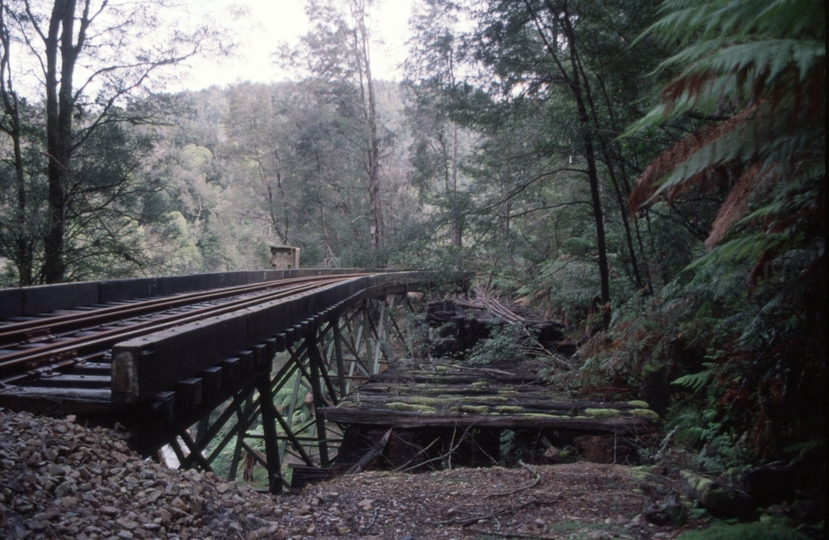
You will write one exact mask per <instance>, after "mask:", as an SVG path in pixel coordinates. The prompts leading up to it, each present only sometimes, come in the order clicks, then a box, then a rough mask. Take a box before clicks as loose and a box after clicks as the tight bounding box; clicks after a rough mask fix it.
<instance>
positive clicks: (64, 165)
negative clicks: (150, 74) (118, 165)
mask: <svg viewBox="0 0 829 540" xmlns="http://www.w3.org/2000/svg"><path fill="white" fill-rule="evenodd" d="M74 26H75V0H55V4H54V6H53V8H52V16H51V18H50V20H49V33H48V35H47V36H45V42H46V63H47V67H46V152H47V154H48V156H47V158H48V160H49V165H48V174H49V196H48V201H49V229H48V231H47V232H46V238H45V242H44V248H45V253H44V265H43V266H44V267H43V277H44V280H45V281H46V283H57V282H60V281H63V279H64V275H65V273H66V262H65V257H64V255H65V253H64V252H65V245H64V241H65V236H66V203H67V196H68V191H69V190H68V187H69V181H70V169H69V158H70V155H71V152H72V109H73V106H74V99H73V96H72V76H73V74H74V71H75V60H76V59H77V53H78V50H79V49H76V48H75V47H74V45H73V33H74ZM59 32H60V40H58V33H59ZM79 41H80V40H79ZM58 45H60V57H61V66H60V83H58ZM79 45H80V43H79ZM58 85H60V89H58Z"/></svg>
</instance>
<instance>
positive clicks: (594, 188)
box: [561, 13, 610, 330]
mask: <svg viewBox="0 0 829 540" xmlns="http://www.w3.org/2000/svg"><path fill="white" fill-rule="evenodd" d="M561 19H562V21H563V23H564V28H565V34H566V37H567V48H568V50H569V52H570V65H571V66H572V68H573V78H572V79H571V80H570V84H569V87H570V91H571V92H572V94H573V98H574V99H575V100H576V109H577V111H578V116H579V125H580V127H581V131H582V141H583V144H584V158H585V161H587V177H588V180H589V182H590V201H591V204H592V206H593V220H594V222H595V225H596V247H597V249H598V252H599V253H598V255H599V260H598V264H599V279H600V281H601V284H600V290H601V303H602V305H601V306H600V309H601V310H602V327H603V328H604V329H605V330H606V329H607V327H608V326H609V325H610V272H609V270H608V264H607V246H606V244H605V232H604V213H603V211H602V202H601V196H600V193H599V173H598V170H597V168H596V152H595V149H594V146H593V132H592V126H591V125H590V117H589V115H588V113H587V107H586V106H585V102H584V97H583V96H582V88H581V84H582V82H580V81H579V76H578V65H577V61H576V39H575V38H576V36H575V32H574V31H573V27H572V25H571V24H570V17H569V14H568V13H564V14H563V15H561ZM583 83H584V84H586V83H587V81H583Z"/></svg>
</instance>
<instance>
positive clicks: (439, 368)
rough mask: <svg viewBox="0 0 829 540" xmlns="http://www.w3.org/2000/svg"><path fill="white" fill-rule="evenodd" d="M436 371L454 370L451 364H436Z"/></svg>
mask: <svg viewBox="0 0 829 540" xmlns="http://www.w3.org/2000/svg"><path fill="white" fill-rule="evenodd" d="M435 371H452V368H451V367H449V366H435Z"/></svg>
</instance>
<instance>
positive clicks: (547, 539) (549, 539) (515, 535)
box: [466, 527, 558, 540]
mask: <svg viewBox="0 0 829 540" xmlns="http://www.w3.org/2000/svg"><path fill="white" fill-rule="evenodd" d="M466 530H467V531H469V532H472V533H475V534H482V535H484V536H497V537H499V538H532V539H538V540H556V539H557V538H558V537H556V536H542V535H540V534H527V533H502V532H498V531H485V530H483V529H476V528H475V527H467V528H466Z"/></svg>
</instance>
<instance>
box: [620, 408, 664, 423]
mask: <svg viewBox="0 0 829 540" xmlns="http://www.w3.org/2000/svg"><path fill="white" fill-rule="evenodd" d="M627 413H628V414H629V415H631V416H636V417H637V418H649V419H651V420H653V421H654V422H655V421H657V420H659V415H658V414H656V413H655V412H654V411H652V410H650V409H631V410H629V411H627Z"/></svg>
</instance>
